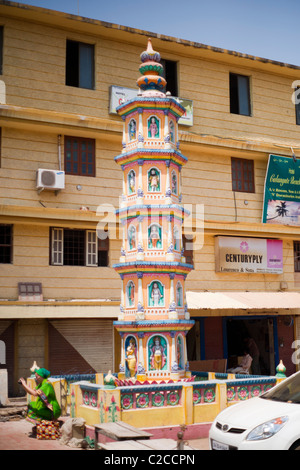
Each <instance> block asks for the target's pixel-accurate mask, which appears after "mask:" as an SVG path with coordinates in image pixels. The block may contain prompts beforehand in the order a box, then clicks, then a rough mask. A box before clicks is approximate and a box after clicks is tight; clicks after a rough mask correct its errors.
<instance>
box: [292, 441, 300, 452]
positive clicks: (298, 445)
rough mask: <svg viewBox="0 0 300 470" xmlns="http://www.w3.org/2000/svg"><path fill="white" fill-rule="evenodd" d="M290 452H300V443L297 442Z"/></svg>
mask: <svg viewBox="0 0 300 470" xmlns="http://www.w3.org/2000/svg"><path fill="white" fill-rule="evenodd" d="M290 450H300V442H299V441H298V442H295V444H293V445H292V447H291V448H290Z"/></svg>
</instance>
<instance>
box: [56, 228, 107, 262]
mask: <svg viewBox="0 0 300 470" xmlns="http://www.w3.org/2000/svg"><path fill="white" fill-rule="evenodd" d="M98 236H99V234H98ZM98 236H97V232H96V230H76V229H66V228H56V227H54V228H52V229H51V260H50V263H51V264H52V265H55V266H108V252H109V239H108V237H107V238H106V239H105V240H102V239H101V238H98ZM103 242H105V243H103Z"/></svg>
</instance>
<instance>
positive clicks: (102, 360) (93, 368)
mask: <svg viewBox="0 0 300 470" xmlns="http://www.w3.org/2000/svg"><path fill="white" fill-rule="evenodd" d="M113 334H114V333H113V321H112V320H107V319H101V320H100V319H90V320H69V319H68V320H65V319H63V320H50V321H49V326H48V344H49V348H48V351H49V361H48V363H49V370H50V372H51V374H52V375H58V374H72V373H80V374H86V373H93V372H104V373H107V372H108V371H109V370H113V363H114V346H113Z"/></svg>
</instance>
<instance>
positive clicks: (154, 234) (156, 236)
mask: <svg viewBox="0 0 300 470" xmlns="http://www.w3.org/2000/svg"><path fill="white" fill-rule="evenodd" d="M160 232H161V229H160V228H159V227H158V226H157V225H151V227H150V229H149V237H148V248H154V249H156V248H161V235H160Z"/></svg>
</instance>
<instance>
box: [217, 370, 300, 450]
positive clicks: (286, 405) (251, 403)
mask: <svg viewBox="0 0 300 470" xmlns="http://www.w3.org/2000/svg"><path fill="white" fill-rule="evenodd" d="M209 446H210V449H211V450H300V372H297V373H296V374H294V375H292V376H291V377H289V378H287V379H285V380H284V381H282V382H281V383H279V384H278V385H276V386H275V387H273V388H272V389H271V390H269V391H268V392H265V393H264V394H263V395H261V396H260V397H256V398H251V399H250V400H247V401H244V402H242V403H238V404H236V405H232V406H230V407H228V408H226V409H225V410H223V411H221V413H219V414H218V416H217V417H216V419H215V420H214V422H213V424H212V426H211V429H210V432H209Z"/></svg>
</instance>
